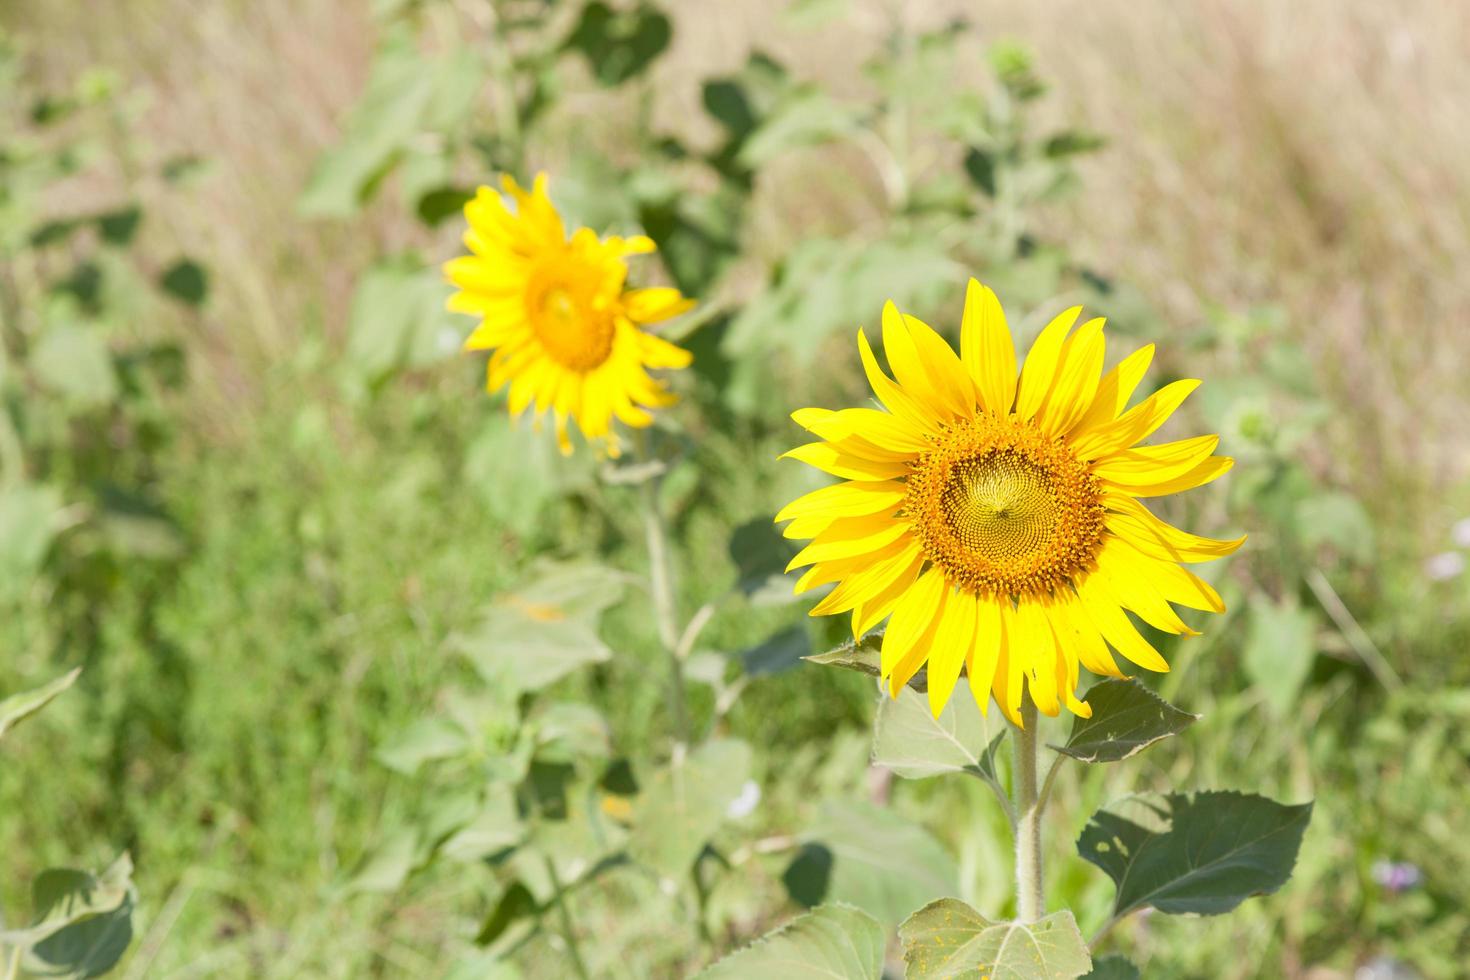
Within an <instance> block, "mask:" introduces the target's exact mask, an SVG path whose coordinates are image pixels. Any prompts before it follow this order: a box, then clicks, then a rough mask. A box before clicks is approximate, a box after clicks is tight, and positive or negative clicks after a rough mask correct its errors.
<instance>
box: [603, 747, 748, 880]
mask: <svg viewBox="0 0 1470 980" xmlns="http://www.w3.org/2000/svg"><path fill="white" fill-rule="evenodd" d="M750 762H751V760H750V746H748V745H746V744H745V743H744V742H738V741H734V740H731V739H721V740H715V741H710V742H706V743H705V744H704V745H701V746H700V747H699V748H697V749H695V750H694V752H693V753H692V754H690V755H689V756H688V757H687V758H685V759H682V760H680V759H675V760H674V761H673V763H672V764H671V765H670V766H669V767H668V768H667V769H661V770H660V771H658V772H657V773H655V774H654V776H653V777H652V778H651V779H650V780H649V782H648V783H647V785H646V786H645V787H644V788H643V791H642V794H641V797H640V799H639V802H638V806H637V808H636V810H635V819H636V823H635V825H634V830H633V832H632V834H631V835H630V836H629V840H628V853H629V854H630V855H631V856H632V857H633V859H634V860H635V861H638V862H639V863H640V864H643V865H646V866H648V867H649V868H651V869H652V870H654V871H656V872H658V873H659V874H661V875H663V876H664V877H666V878H677V877H679V876H682V875H683V874H684V873H686V872H687V871H688V870H689V867H690V866H691V865H692V864H693V863H694V859H695V858H696V857H697V856H698V855H699V852H700V850H701V849H702V848H703V847H704V844H705V842H706V841H708V840H709V839H710V838H711V837H713V836H714V833H715V831H716V830H717V829H719V826H720V824H721V823H722V822H723V821H724V819H725V813H726V811H727V810H728V809H729V808H730V804H731V803H733V802H734V801H735V798H736V797H737V796H738V795H739V793H740V789H741V787H742V786H743V785H744V783H745V779H746V776H747V774H748V773H749V771H750Z"/></svg>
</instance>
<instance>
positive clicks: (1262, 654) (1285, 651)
mask: <svg viewBox="0 0 1470 980" xmlns="http://www.w3.org/2000/svg"><path fill="white" fill-rule="evenodd" d="M1316 638H1317V617H1316V615H1315V614H1314V613H1313V612H1312V611H1311V610H1310V609H1304V608H1302V607H1301V606H1300V605H1298V603H1297V601H1296V598H1295V597H1292V598H1289V599H1286V600H1283V601H1279V602H1278V601H1274V600H1272V599H1271V598H1270V597H1268V596H1264V595H1257V596H1252V597H1251V602H1250V630H1249V632H1248V633H1247V634H1246V641H1245V651H1244V653H1243V654H1242V655H1241V659H1242V661H1243V662H1244V665H1245V671H1246V674H1247V676H1249V677H1250V679H1251V682H1252V683H1254V684H1255V686H1256V687H1257V688H1259V689H1260V691H1261V693H1262V694H1264V695H1265V698H1266V703H1267V704H1268V705H1269V706H1270V708H1271V711H1272V713H1273V714H1274V715H1275V716H1276V717H1277V718H1285V717H1286V716H1287V715H1288V714H1289V713H1290V711H1291V708H1292V706H1293V705H1295V704H1296V699H1297V696H1298V695H1299V694H1300V693H1301V690H1302V685H1303V684H1305V683H1306V681H1307V676H1308V675H1309V674H1310V673H1311V672H1312V661H1313V660H1314V659H1315V658H1316V656H1317V642H1316Z"/></svg>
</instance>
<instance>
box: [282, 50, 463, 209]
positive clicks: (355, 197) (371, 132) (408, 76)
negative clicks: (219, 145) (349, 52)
mask: <svg viewBox="0 0 1470 980" xmlns="http://www.w3.org/2000/svg"><path fill="white" fill-rule="evenodd" d="M483 70H484V69H483V64H482V62H481V60H480V59H479V58H478V57H477V56H476V55H475V53H474V52H473V51H472V50H470V49H468V48H459V49H456V50H454V51H452V52H451V53H450V54H448V55H446V56H444V57H441V58H433V59H429V58H425V57H424V56H423V55H422V54H421V53H420V51H419V49H418V45H417V43H416V41H415V38H414V37H413V34H412V32H411V31H409V30H395V31H394V32H392V33H390V34H389V35H388V37H387V38H386V40H385V41H384V42H383V44H382V45H381V46H380V47H379V49H378V52H377V55H376V57H375V58H374V60H373V69H372V74H371V76H370V77H369V78H368V84H367V89H366V91H364V92H363V95H362V98H361V99H359V100H358V102H357V104H356V105H354V106H353V108H352V111H351V112H350V113H349V114H348V117H347V120H346V123H345V125H344V131H343V134H342V138H341V140H340V141H339V142H338V143H337V145H336V146H335V147H334V148H333V149H331V150H329V151H327V152H326V153H325V154H323V155H322V157H321V159H319V160H318V161H317V164H316V167H315V169H314V170H313V171H312V174H311V179H310V180H309V181H308V183H307V186H306V190H305V191H303V192H302V195H301V198H300V199H299V200H298V202H297V207H298V209H299V210H300V211H301V213H303V214H305V215H308V216H311V217H348V216H350V215H352V214H355V213H356V212H357V209H358V208H359V207H361V205H362V203H363V202H364V201H366V200H367V199H368V198H369V197H371V196H372V194H373V193H374V191H376V189H377V187H378V184H379V182H380V181H381V180H382V178H383V176H384V174H386V173H387V172H388V170H390V169H391V168H392V166H393V165H394V164H395V163H396V162H397V161H398V159H399V158H400V156H401V155H402V154H403V152H404V151H405V149H406V148H407V146H408V144H409V143H410V142H411V141H412V139H413V138H414V137H415V136H417V135H418V134H419V132H420V131H422V130H429V131H437V132H440V133H446V134H452V133H453V132H454V130H455V128H456V127H457V126H458V125H459V123H460V122H461V121H462V120H463V118H464V116H465V114H466V113H467V112H468V111H469V110H470V108H471V106H472V104H473V100H474V96H475V94H476V92H477V91H478V90H479V86H480V83H481V80H482V77H483Z"/></svg>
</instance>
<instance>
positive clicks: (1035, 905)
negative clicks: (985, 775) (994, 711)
mask: <svg viewBox="0 0 1470 980" xmlns="http://www.w3.org/2000/svg"><path fill="white" fill-rule="evenodd" d="M1036 724H1037V722H1036V705H1035V703H1034V702H1032V700H1031V694H1030V692H1027V693H1025V694H1023V695H1022V696H1021V724H1020V725H1019V726H1017V728H1016V738H1015V742H1016V786H1015V794H1016V918H1017V919H1019V920H1020V921H1022V922H1035V921H1036V920H1037V919H1039V918H1041V916H1042V915H1043V914H1044V913H1045V911H1046V898H1045V896H1044V895H1043V893H1042V883H1041V882H1042V879H1041V808H1042V805H1043V804H1042V800H1041V797H1040V795H1039V794H1038V793H1037V791H1036V756H1037V740H1036Z"/></svg>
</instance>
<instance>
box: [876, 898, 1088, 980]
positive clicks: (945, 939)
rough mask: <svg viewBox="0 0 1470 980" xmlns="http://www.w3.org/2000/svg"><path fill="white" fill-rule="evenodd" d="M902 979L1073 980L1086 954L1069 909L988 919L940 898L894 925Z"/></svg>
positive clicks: (1081, 970) (1084, 966) (1081, 972)
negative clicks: (1029, 917)
mask: <svg viewBox="0 0 1470 980" xmlns="http://www.w3.org/2000/svg"><path fill="white" fill-rule="evenodd" d="M898 937H899V939H900V940H902V942H903V960H904V964H905V965H906V967H907V969H906V970H905V972H904V976H905V977H906V978H907V980H1074V978H1076V977H1080V976H1082V975H1084V974H1085V973H1087V972H1088V971H1089V970H1091V969H1092V957H1091V956H1089V955H1088V952H1087V944H1086V943H1085V942H1084V941H1083V939H1082V933H1081V932H1080V931H1078V929H1077V921H1076V920H1075V919H1073V918H1072V913H1071V912H1054V913H1052V914H1051V915H1048V916H1047V917H1046V918H1044V919H1038V920H1037V921H1035V922H991V921H990V920H989V919H987V918H985V916H983V915H981V914H980V913H979V912H976V911H975V910H974V909H972V908H970V906H968V905H966V904H965V903H964V902H961V901H960V900H959V899H957V898H941V899H939V900H938V901H936V902H930V903H929V904H928V905H926V906H924V907H923V908H921V909H920V910H919V911H917V912H915V913H914V914H913V915H911V916H909V918H908V920H907V921H906V922H904V924H903V925H901V926H899V927H898Z"/></svg>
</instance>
